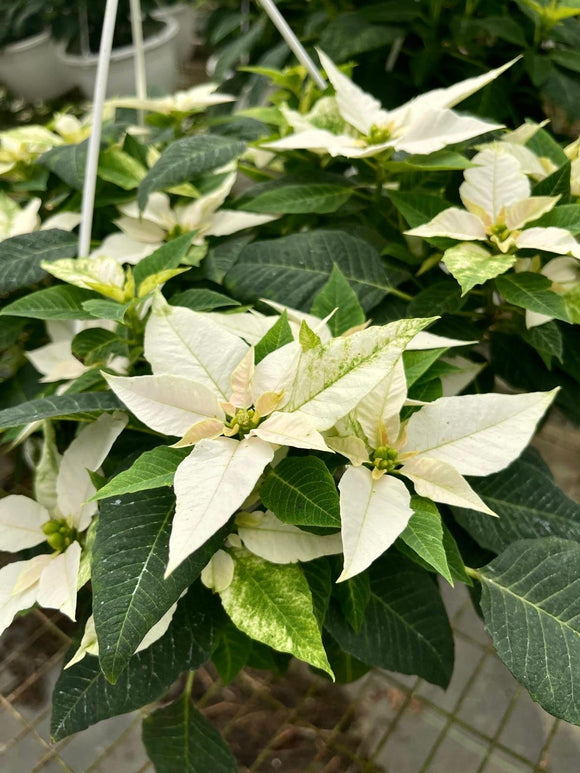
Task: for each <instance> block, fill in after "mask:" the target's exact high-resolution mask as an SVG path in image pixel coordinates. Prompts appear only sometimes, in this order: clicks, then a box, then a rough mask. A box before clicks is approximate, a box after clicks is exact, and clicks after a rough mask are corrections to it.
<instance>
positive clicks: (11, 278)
mask: <svg viewBox="0 0 580 773" xmlns="http://www.w3.org/2000/svg"><path fill="white" fill-rule="evenodd" d="M77 244H78V237H77V236H75V234H71V233H69V232H68V231H61V230H60V229H58V228H51V229H49V230H47V231H38V232H35V233H31V234H20V235H19V236H12V237H11V238H10V239H4V241H3V242H0V293H3V294H4V293H10V292H12V291H13V290H19V289H20V288H21V287H28V286H29V285H33V284H35V283H36V282H40V281H41V280H42V279H44V278H45V277H46V276H47V273H46V271H45V270H44V269H43V268H41V267H40V264H41V263H42V262H43V261H45V260H60V258H72V257H74V256H75V255H76V254H77Z"/></svg>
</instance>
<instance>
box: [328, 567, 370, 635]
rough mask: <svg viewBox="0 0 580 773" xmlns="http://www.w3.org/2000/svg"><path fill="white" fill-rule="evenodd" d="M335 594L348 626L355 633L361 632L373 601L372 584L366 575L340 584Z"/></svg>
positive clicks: (358, 575) (360, 575)
mask: <svg viewBox="0 0 580 773" xmlns="http://www.w3.org/2000/svg"><path fill="white" fill-rule="evenodd" d="M334 594H335V596H336V598H337V599H338V603H339V604H340V607H341V609H342V614H343V615H344V617H345V619H346V621H347V622H348V624H349V625H350V626H351V627H352V629H353V631H356V632H357V633H358V632H359V631H360V629H361V627H362V624H363V623H364V619H365V612H366V610H367V607H368V605H369V602H370V600H371V583H370V580H369V576H368V574H366V573H363V574H357V575H356V577H351V578H350V579H349V580H345V582H341V583H338V584H337V585H336V587H335V589H334Z"/></svg>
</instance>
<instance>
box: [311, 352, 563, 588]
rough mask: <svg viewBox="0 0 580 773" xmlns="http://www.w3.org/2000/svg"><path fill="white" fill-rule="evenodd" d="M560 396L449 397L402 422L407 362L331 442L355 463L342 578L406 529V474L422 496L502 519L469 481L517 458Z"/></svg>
mask: <svg viewBox="0 0 580 773" xmlns="http://www.w3.org/2000/svg"><path fill="white" fill-rule="evenodd" d="M556 391H557V390H553V391H551V392H536V393H531V394H522V395H500V394H485V395H465V396H460V397H442V398H440V399H438V400H435V402H433V403H427V404H425V405H424V406H423V407H422V408H421V409H420V410H419V411H417V412H416V413H414V414H413V415H412V416H411V417H410V419H409V420H408V421H407V422H406V423H404V424H401V421H400V418H399V412H400V410H401V408H402V407H403V405H404V403H405V400H406V395H407V388H406V382H405V374H404V369H403V366H402V363H401V362H400V361H399V363H398V365H397V366H396V367H395V368H394V369H393V370H392V371H391V373H390V374H389V376H387V377H386V378H385V379H383V380H382V381H381V383H380V384H379V385H378V386H377V387H376V388H375V389H373V391H372V392H370V393H369V394H368V395H367V396H366V397H365V398H364V399H363V400H362V401H361V402H360V403H359V405H358V406H357V407H356V409H355V410H354V411H353V412H352V413H351V414H350V415H349V416H347V417H346V418H345V419H343V420H342V421H341V422H339V423H338V424H337V425H336V428H335V430H334V434H333V435H332V436H330V435H329V436H327V437H326V441H327V443H328V445H330V446H332V448H334V449H335V450H336V451H338V452H339V453H341V454H343V455H344V456H346V457H347V458H348V459H350V461H351V463H352V465H353V466H351V467H348V468H347V470H346V472H345V473H344V475H343V476H342V478H341V480H340V483H339V490H340V510H341V521H342V543H343V553H344V569H343V572H342V574H341V576H340V578H339V579H340V580H346V579H348V578H349V577H353V576H355V575H356V574H359V573H360V572H362V571H364V570H365V569H366V568H367V567H368V566H369V565H370V564H371V563H372V562H373V561H374V560H375V559H376V558H378V557H379V556H380V555H382V553H384V551H385V550H387V548H388V547H390V545H392V543H393V542H394V541H395V539H396V538H397V537H398V536H399V535H400V534H401V532H402V531H403V530H404V529H405V528H406V526H407V524H408V522H409V519H410V518H411V516H412V510H411V505H410V502H411V497H410V494H409V491H408V490H407V487H406V486H405V485H404V483H403V482H402V480H400V478H399V476H404V477H406V478H407V479H408V480H410V481H412V483H413V484H414V486H415V491H416V492H417V494H419V495H420V496H424V497H428V498H429V499H432V500H433V501H435V502H442V503H445V504H450V505H456V506H458V507H466V508H470V509H472V510H478V511H480V512H482V513H487V514H489V515H494V513H493V512H492V511H491V510H490V509H489V507H487V505H486V504H485V503H484V502H483V501H482V500H481V499H480V497H479V496H478V495H477V494H476V493H475V491H474V490H473V489H472V488H471V486H470V485H469V483H468V482H467V480H466V479H465V478H464V475H475V476H478V475H490V474H491V473H494V472H498V471H499V470H501V469H503V468H504V467H507V465H508V464H510V462H512V461H513V460H514V459H516V458H517V457H518V456H519V454H520V453H521V451H522V450H523V449H524V448H525V446H526V445H527V443H528V442H529V440H530V438H531V436H532V434H533V432H534V429H535V426H536V424H537V422H538V421H539V420H540V418H541V417H542V416H543V414H544V413H545V411H546V410H547V408H548V407H549V405H550V403H551V402H552V400H553V399H554V397H555V394H556Z"/></svg>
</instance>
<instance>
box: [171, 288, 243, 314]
mask: <svg viewBox="0 0 580 773" xmlns="http://www.w3.org/2000/svg"><path fill="white" fill-rule="evenodd" d="M170 303H171V305H172V306H186V307H187V308H188V309H193V311H213V309H220V308H223V307H224V306H239V305H240V304H239V302H238V301H234V300H233V299H232V298H228V296H227V295H223V294H222V293H216V291H215V290H207V289H206V288H205V287H200V288H192V289H191V290H184V291H183V292H182V293H177V295H174V296H173V297H172V298H171V300H170Z"/></svg>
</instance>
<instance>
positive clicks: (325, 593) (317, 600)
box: [302, 557, 332, 629]
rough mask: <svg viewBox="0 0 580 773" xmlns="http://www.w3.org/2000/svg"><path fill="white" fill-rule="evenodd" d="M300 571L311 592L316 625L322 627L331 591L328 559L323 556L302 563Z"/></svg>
mask: <svg viewBox="0 0 580 773" xmlns="http://www.w3.org/2000/svg"><path fill="white" fill-rule="evenodd" d="M302 571H303V572H304V576H305V577H306V580H307V582H308V585H309V587H310V592H311V593H312V602H313V604H314V614H315V616H316V620H317V621H318V626H319V627H320V628H321V629H322V626H323V624H324V618H325V617H326V611H327V609H328V604H329V603H330V594H331V593H332V572H331V568H330V561H329V560H328V558H325V557H323V558H317V559H315V560H314V561H307V562H306V563H304V564H302Z"/></svg>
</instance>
